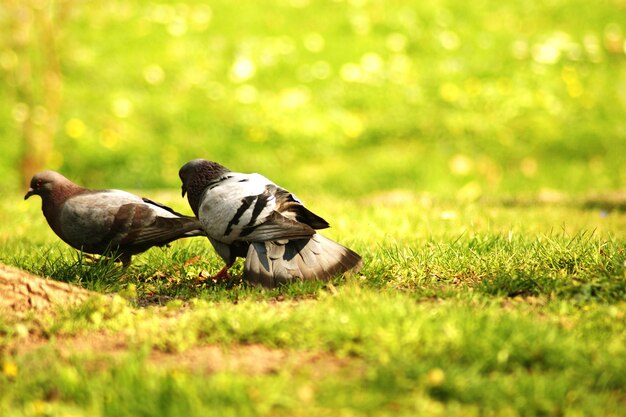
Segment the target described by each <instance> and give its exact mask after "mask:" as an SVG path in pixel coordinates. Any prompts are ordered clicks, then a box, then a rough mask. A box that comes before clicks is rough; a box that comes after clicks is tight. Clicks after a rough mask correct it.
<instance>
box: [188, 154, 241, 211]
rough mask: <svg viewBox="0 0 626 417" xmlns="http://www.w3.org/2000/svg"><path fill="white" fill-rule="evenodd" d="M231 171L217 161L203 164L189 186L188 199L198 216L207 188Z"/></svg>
mask: <svg viewBox="0 0 626 417" xmlns="http://www.w3.org/2000/svg"><path fill="white" fill-rule="evenodd" d="M229 172H231V171H230V170H229V169H228V168H226V167H225V166H223V165H220V164H218V163H216V162H213V163H211V164H207V165H205V166H202V167H200V168H199V169H198V171H196V173H195V175H194V176H193V177H192V178H191V180H190V181H189V185H188V187H187V200H188V201H189V206H190V207H191V209H192V210H193V212H194V214H195V215H196V216H198V211H199V210H200V203H201V200H202V196H203V194H204V192H205V191H206V189H207V188H208V187H210V186H212V185H213V184H215V183H217V182H219V180H220V179H221V178H222V177H224V176H225V175H226V174H228V173H229Z"/></svg>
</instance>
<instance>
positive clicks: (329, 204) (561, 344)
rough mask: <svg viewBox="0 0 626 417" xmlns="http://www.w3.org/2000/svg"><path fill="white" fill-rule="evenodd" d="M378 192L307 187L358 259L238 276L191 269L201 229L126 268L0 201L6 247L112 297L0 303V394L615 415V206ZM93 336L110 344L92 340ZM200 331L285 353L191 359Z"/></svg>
mask: <svg viewBox="0 0 626 417" xmlns="http://www.w3.org/2000/svg"><path fill="white" fill-rule="evenodd" d="M167 195H168V194H161V197H165V196H167ZM385 195H386V196H387V197H389V195H387V194H385ZM16 198H17V197H16ZM417 200H424V202H423V204H421V207H419V210H416V209H415V208H416V207H417V205H416V203H415V201H417ZM165 201H166V202H168V203H170V204H172V205H174V206H176V205H177V204H180V200H179V199H178V197H175V196H173V195H170V197H169V198H168V199H166V200H165ZM386 201H387V203H385V202H381V196H374V197H368V198H364V199H362V200H361V201H354V202H350V201H345V200H344V201H343V202H341V201H340V200H339V199H337V198H336V197H334V196H326V197H323V198H321V199H320V200H318V203H321V204H322V205H324V207H325V208H326V210H321V211H322V212H324V211H325V212H328V213H329V215H328V216H326V217H328V218H329V219H333V221H332V223H333V224H336V225H337V226H335V228H334V230H333V229H331V230H330V232H329V233H331V234H332V236H333V237H335V238H337V239H339V240H341V241H342V242H344V243H346V244H349V245H350V246H351V247H353V248H354V249H356V250H357V251H359V252H361V253H362V254H363V255H364V257H365V266H364V269H363V271H362V273H361V274H360V275H358V276H353V277H348V278H343V279H340V278H338V279H336V280H334V281H333V282H331V283H327V284H324V283H306V284H294V285H291V286H288V287H283V288H279V289H275V290H265V289H260V288H256V287H251V286H249V285H247V284H245V283H243V282H241V281H239V280H238V277H239V276H240V273H241V270H240V268H241V265H240V264H238V265H237V266H236V267H235V269H234V271H233V275H234V277H235V279H234V280H233V281H232V282H228V283H213V282H212V281H210V280H208V281H206V280H204V281H203V280H202V277H203V276H205V273H204V272H202V271H207V272H208V273H215V272H216V271H217V270H218V269H219V268H220V267H221V262H220V261H219V259H218V258H217V257H216V256H215V255H214V254H213V253H212V250H211V249H210V246H209V245H208V242H205V241H204V240H203V239H193V240H187V241H179V242H176V243H175V244H173V245H172V247H171V248H168V249H159V248H155V249H152V250H150V251H148V252H147V253H145V254H143V255H140V256H137V257H136V258H135V260H134V263H133V265H132V266H131V267H130V269H129V270H127V271H124V270H122V268H121V267H120V266H119V264H116V263H114V262H110V261H108V260H106V259H105V260H101V261H99V262H96V263H93V262H91V261H87V260H86V259H85V258H84V257H82V256H81V255H79V254H78V253H77V252H76V251H73V250H72V249H69V248H67V247H66V246H65V245H63V244H62V243H59V242H58V241H57V239H56V237H55V236H53V235H52V232H51V231H49V230H48V229H47V225H45V223H44V219H43V218H42V216H41V214H40V213H39V208H38V207H33V206H34V205H33V204H28V203H30V201H29V202H26V203H23V204H22V203H20V205H19V207H18V210H20V212H21V217H20V218H17V217H16V216H14V215H11V213H15V211H14V210H15V206H14V205H12V204H10V205H9V204H7V203H4V204H5V206H3V210H2V212H3V213H4V216H5V217H4V219H3V220H4V222H3V226H2V227H3V229H2V230H1V235H2V236H3V240H4V243H5V244H4V245H3V246H4V247H5V248H10V249H7V250H5V251H4V252H3V254H2V259H1V260H2V261H3V262H7V263H10V264H15V265H18V266H20V267H22V268H25V269H27V270H30V271H33V272H36V273H42V274H46V275H50V276H52V277H53V278H55V279H58V280H62V281H67V282H72V283H75V284H77V285H81V286H84V287H86V288H90V289H93V290H96V291H99V292H104V293H116V294H119V295H117V296H115V297H114V298H113V299H112V300H111V299H93V300H90V301H89V302H87V303H85V304H84V305H82V306H80V307H78V308H75V309H70V310H62V311H60V312H59V313H58V314H57V315H56V316H55V317H54V318H52V317H36V316H31V317H27V318H25V319H20V320H17V319H11V318H9V317H4V318H3V319H2V320H0V335H1V338H0V346H2V347H3V348H2V349H0V352H3V353H2V354H1V355H2V362H3V363H4V368H3V369H4V372H3V373H2V374H0V393H2V394H1V395H0V407H2V408H0V409H2V410H3V412H4V413H5V415H8V416H13V415H20V416H21V415H41V414H47V415H68V414H69V415H82V414H90V415H103V416H107V415H110V416H113V415H116V416H117V415H172V416H173V415H181V413H183V414H185V415H189V416H193V415H207V414H208V415H213V414H215V415H231V414H232V415H251V416H258V415H388V414H391V413H393V414H398V415H415V414H423V413H426V414H432V415H446V416H447V415H464V416H465V415H513V416H515V415H520V416H543V415H555V416H556V415H602V416H606V415H616V416H617V415H624V408H623V402H624V399H625V395H626V390H625V387H626V379H625V378H624V375H626V368H625V367H624V361H623V360H622V359H623V356H624V354H625V353H626V351H625V349H626V348H625V346H626V343H625V342H626V339H625V335H626V331H625V326H624V323H625V318H624V307H625V306H626V279H625V276H626V267H625V262H626V254H625V252H624V247H625V245H624V244H625V241H626V239H625V235H624V232H623V230H626V229H625V228H623V225H624V222H626V216H625V215H624V214H623V212H621V211H619V210H612V211H608V212H605V211H604V209H600V208H591V209H590V208H587V207H586V205H585V204H584V203H578V202H570V203H567V202H561V203H558V204H555V203H551V204H546V203H538V204H535V205H515V206H512V205H510V204H508V203H507V204H501V203H498V202H495V201H491V202H486V201H485V202H475V203H467V204H457V205H452V203H451V202H450V201H446V200H438V199H432V198H431V199H425V198H424V196H420V195H408V194H404V201H399V200H398V199H396V200H394V199H392V198H387V200H386ZM333 203H336V204H333ZM318 211H320V210H318ZM18 225H19V226H18ZM358 225H366V227H361V228H359V227H357V226H358ZM468 225H470V226H471V227H470V226H468ZM20 228H21V230H20V231H19V232H16V230H18V229H20ZM348 234H349V235H350V236H351V238H350V239H348V238H346V236H347V235H348ZM392 236H393V238H391V237H392ZM194 257H197V258H195V260H194V261H193V262H192V263H187V264H186V265H185V262H186V261H188V260H189V259H192V258H194ZM94 337H96V339H97V338H103V339H104V340H109V342H106V343H105V344H104V347H103V346H102V345H98V344H96V345H93V344H91V343H90V342H89V340H91V339H93V338H94ZM20 344H22V345H25V346H29V345H32V346H33V347H31V348H20V347H19V346H20ZM67 344H69V346H70V348H63V346H66V345H67ZM81 344H85V345H86V347H85V346H82V347H80V345H81ZM72 346H73V347H72ZM204 346H216V347H218V348H219V349H223V352H224V355H225V356H224V357H223V360H228V358H231V360H234V359H232V358H233V357H236V356H237V353H236V352H237V349H240V347H242V346H250V347H255V346H259V347H261V348H262V349H263V350H264V351H267V352H270V353H268V354H266V355H265V356H263V355H261V356H259V357H258V359H256V360H258V361H259V362H264V361H265V362H268V361H269V362H271V360H270V359H271V355H272V354H277V353H276V352H280V354H281V355H285V356H284V357H283V359H281V360H280V361H279V362H278V363H277V364H276V365H274V366H273V367H271V368H270V370H269V371H264V372H254V371H251V370H250V369H247V368H245V367H243V368H242V367H239V368H237V367H234V368H233V367H231V368H228V367H227V368H220V369H218V370H216V371H202V369H204V368H203V364H209V363H211V361H212V360H215V358H214V357H211V356H203V355H201V354H200V355H198V354H195V353H194V352H195V350H198V349H202V348H203V347H204ZM155 352H161V355H163V356H161V357H159V358H158V359H155V357H154V355H155ZM267 355H270V356H269V357H268V356H267ZM303 355H313V356H314V357H317V358H320V357H321V358H324V360H318V361H317V362H316V361H311V360H303V359H302V357H303ZM251 356H252V357H253V359H252V360H255V359H254V358H255V356H254V354H251ZM167 357H170V358H172V359H171V360H167V361H166V360H165V359H164V358H167ZM186 357H191V358H194V359H193V360H192V361H193V363H194V365H192V366H189V365H188V364H187V365H185V360H184V358H186ZM224 358H226V359H224ZM207 361H208V362H207ZM13 370H15V372H13Z"/></svg>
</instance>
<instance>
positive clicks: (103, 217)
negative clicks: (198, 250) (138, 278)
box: [24, 171, 205, 267]
mask: <svg viewBox="0 0 626 417" xmlns="http://www.w3.org/2000/svg"><path fill="white" fill-rule="evenodd" d="M35 194H36V195H39V196H41V202H42V204H41V210H42V211H43V215H44V216H45V217H46V220H47V221H48V224H49V225H50V227H51V228H52V230H53V231H54V233H56V234H57V235H58V236H59V237H60V238H61V239H63V241H64V242H65V243H67V244H68V245H70V246H72V247H74V248H76V249H79V250H82V251H84V252H87V253H92V254H100V255H103V254H104V255H107V254H110V255H115V256H117V257H118V259H119V260H120V261H121V262H122V264H123V265H124V266H125V267H126V266H128V265H130V261H131V257H132V255H135V254H138V253H141V252H144V251H146V250H148V249H150V248H151V247H152V246H163V245H166V244H168V243H170V242H172V241H174V240H176V239H180V238H183V237H191V236H204V235H205V233H204V231H203V230H202V225H201V224H200V222H199V221H198V220H197V219H195V218H193V217H188V216H184V215H182V214H180V213H177V212H175V211H174V210H172V209H171V208H169V207H167V206H164V205H162V204H159V203H156V202H154V201H151V200H149V199H147V198H141V197H138V196H136V195H134V194H131V193H127V192H126V191H121V190H89V189H87V188H83V187H81V186H79V185H76V184H74V183H73V182H72V181H70V180H68V179H67V178H65V177H64V176H63V175H61V174H59V173H57V172H54V171H44V172H40V173H38V174H36V175H35V176H33V178H32V180H31V181H30V189H29V190H28V192H27V193H26V195H25V196H24V200H26V199H28V198H29V197H31V196H33V195H35Z"/></svg>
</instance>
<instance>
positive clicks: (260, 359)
mask: <svg viewBox="0 0 626 417" xmlns="http://www.w3.org/2000/svg"><path fill="white" fill-rule="evenodd" d="M139 349H141V348H140V347H137V346H131V345H129V343H128V340H127V339H126V337H125V336H124V335H123V334H121V333H109V332H90V333H84V334H79V335H75V336H57V337H54V338H53V339H50V340H48V339H45V338H43V337H40V336H32V335H31V336H27V337H24V338H20V339H19V340H16V341H15V342H14V343H11V345H10V346H7V349H6V350H8V352H10V354H11V355H13V356H17V357H19V356H24V355H28V356H30V355H39V354H40V353H41V352H44V351H46V352H48V353H49V354H50V353H51V354H52V355H53V356H55V357H57V358H59V359H60V360H69V359H71V358H75V357H79V358H81V360H83V361H84V363H85V364H86V365H88V366H89V365H91V366H89V367H94V368H96V369H102V368H106V367H107V366H110V364H111V363H113V364H114V363H116V362H120V361H122V360H124V358H126V357H128V356H129V355H130V354H132V353H133V352H137V351H138V350H139ZM146 361H147V363H148V364H149V365H150V366H153V367H156V368H161V369H165V370H169V369H177V370H181V371H186V372H194V373H202V374H213V373H217V372H237V373H245V374H250V375H259V374H268V373H278V372H280V371H281V370H284V369H294V370H299V371H302V372H307V373H309V374H310V375H311V376H312V377H317V378H319V377H323V376H325V375H329V374H334V373H337V372H339V371H341V370H342V369H344V368H347V367H348V366H349V365H350V364H351V362H353V361H350V360H349V359H347V358H339V357H336V356H334V355H332V354H330V353H326V352H310V351H294V350H287V349H276V348H270V347H267V346H264V345H261V344H250V345H227V346H220V345H202V344H201V345H195V346H192V347H190V348H188V349H186V350H184V351H181V352H166V351H162V350H159V349H157V348H151V349H150V350H149V352H148V354H147V356H146Z"/></svg>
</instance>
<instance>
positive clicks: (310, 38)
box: [304, 32, 326, 53]
mask: <svg viewBox="0 0 626 417" xmlns="http://www.w3.org/2000/svg"><path fill="white" fill-rule="evenodd" d="M325 45H326V42H325V40H324V37H323V36H322V35H320V34H319V33H316V32H314V33H309V34H308V35H306V36H305V37H304V47H305V48H306V50H307V51H309V52H315V53H317V52H322V51H323V50H324V47H325Z"/></svg>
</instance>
